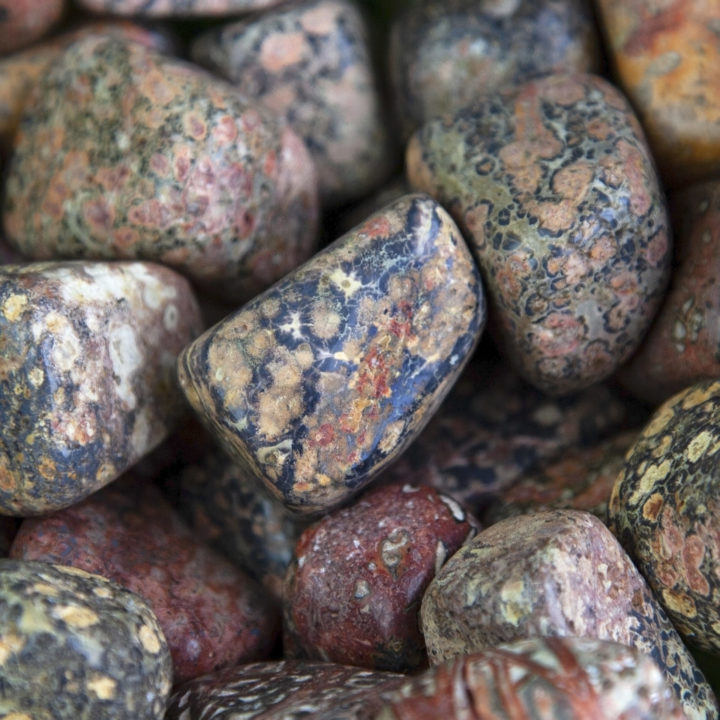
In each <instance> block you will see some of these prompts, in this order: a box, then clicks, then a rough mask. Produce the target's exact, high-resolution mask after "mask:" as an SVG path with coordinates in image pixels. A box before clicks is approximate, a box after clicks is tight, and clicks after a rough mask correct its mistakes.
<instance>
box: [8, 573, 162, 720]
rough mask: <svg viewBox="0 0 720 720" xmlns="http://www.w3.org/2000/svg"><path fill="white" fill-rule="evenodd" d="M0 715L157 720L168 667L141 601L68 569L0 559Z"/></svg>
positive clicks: (22, 719) (154, 623) (60, 719)
mask: <svg viewBox="0 0 720 720" xmlns="http://www.w3.org/2000/svg"><path fill="white" fill-rule="evenodd" d="M0 627H1V628H2V633H1V634H0V648H2V651H1V652H0V680H1V681H2V688H3V692H2V696H0V713H2V714H3V717H5V718H7V719H8V720H11V719H12V720H25V719H26V718H43V719H44V718H53V720H95V719H96V718H100V717H108V718H109V717H112V718H113V720H161V718H163V715H164V712H165V707H166V704H167V700H168V697H169V695H170V681H171V673H172V666H171V663H170V654H169V653H168V649H167V644H166V642H165V638H164V637H163V634H162V631H161V630H160V628H159V627H158V624H157V621H156V619H155V616H154V615H153V613H152V611H151V610H150V608H149V607H148V605H147V603H146V602H145V601H144V600H143V599H142V598H141V597H139V596H138V595H135V594H134V593H131V592H128V591H127V590H125V589H123V588H121V587H120V586H119V585H116V584H115V583H113V582H110V581H109V580H106V579H105V578H103V577H100V576H98V575H91V574H88V573H86V572H83V571H82V570H77V569H76V568H70V567H62V566H59V565H47V564H46V563H36V562H19V561H16V560H0Z"/></svg>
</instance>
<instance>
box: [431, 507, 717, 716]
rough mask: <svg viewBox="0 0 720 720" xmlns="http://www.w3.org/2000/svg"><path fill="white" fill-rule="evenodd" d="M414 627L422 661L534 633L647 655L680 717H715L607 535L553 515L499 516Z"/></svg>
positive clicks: (595, 525) (659, 613)
mask: <svg viewBox="0 0 720 720" xmlns="http://www.w3.org/2000/svg"><path fill="white" fill-rule="evenodd" d="M420 617H421V627H422V631H423V634H424V636H425V642H426V645H427V650H428V655H429V657H430V662H431V664H438V663H441V662H444V661H446V660H449V659H451V658H453V657H456V656H458V655H464V654H468V653H471V652H477V651H479V650H483V649H485V648H487V647H492V646H494V645H496V644H498V643H500V642H510V641H513V640H522V639H527V638H531V637H535V636H559V637H565V636H578V637H590V638H597V639H599V640H611V641H614V642H619V643H622V644H624V645H629V646H631V647H634V648H636V649H637V650H639V651H640V652H643V653H645V654H646V655H650V656H651V657H652V658H653V659H654V660H655V662H657V663H658V665H659V666H660V668H661V669H662V671H663V673H664V674H665V677H666V678H667V681H668V683H669V684H670V685H671V686H672V688H673V692H674V694H675V696H676V697H677V698H678V700H679V701H680V704H681V705H682V707H683V710H684V711H685V713H686V715H687V717H688V718H715V717H717V716H718V708H717V703H716V700H715V697H714V696H713V693H712V690H711V689H710V686H709V685H708V684H707V683H706V682H705V679H704V677H703V676H702V673H700V671H699V669H698V668H697V666H696V665H695V662H694V660H693V659H692V656H691V655H690V654H689V652H688V651H687V650H686V648H685V646H684V645H683V643H682V641H681V640H680V637H679V635H678V634H677V631H676V630H675V629H674V628H673V626H672V624H671V622H670V620H669V619H668V617H667V615H666V614H665V612H664V611H663V609H662V608H661V607H660V605H658V603H657V601H656V600H655V599H654V597H653V595H652V592H651V590H650V588H649V587H648V586H647V584H646V582H645V580H644V579H643V577H642V575H640V573H639V572H638V570H637V569H636V568H635V566H634V565H633V564H632V562H631V561H630V558H629V557H628V556H627V554H626V553H625V551H624V550H623V549H622V547H621V546H620V544H619V543H618V541H617V540H616V539H615V537H614V536H613V535H612V533H611V532H610V531H609V530H608V529H607V527H606V526H605V525H603V523H602V522H600V520H598V519H597V518H596V517H595V516H594V515H591V514H590V513H586V512H580V511H577V510H554V511H551V512H544V513H533V514H531V515H522V516H519V517H515V518H509V519H507V520H503V521H501V522H499V523H496V524H495V525H491V526H490V527H489V528H487V529H485V530H484V531H483V532H481V533H479V534H478V535H477V536H476V537H475V538H474V539H473V540H472V541H470V543H468V544H467V545H466V546H465V547H463V548H461V549H460V550H459V551H458V552H457V553H455V555H454V556H453V557H452V558H450V560H449V561H448V562H447V563H446V564H445V566H444V567H443V568H442V569H441V570H440V571H439V572H438V573H437V574H436V576H435V578H434V580H433V581H432V582H431V583H430V585H429V587H428V589H427V592H426V593H425V597H424V598H423V602H422V608H421V613H420Z"/></svg>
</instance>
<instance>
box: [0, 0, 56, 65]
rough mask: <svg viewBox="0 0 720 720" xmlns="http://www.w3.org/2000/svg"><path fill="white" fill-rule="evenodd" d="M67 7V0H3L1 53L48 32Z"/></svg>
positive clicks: (0, 11) (0, 6)
mask: <svg viewBox="0 0 720 720" xmlns="http://www.w3.org/2000/svg"><path fill="white" fill-rule="evenodd" d="M64 9H65V0H0V55H5V54H6V53H11V52H15V51H16V50H20V49H21V48H23V47H25V46H26V45H30V43H32V42H34V41H35V40H39V39H40V38H41V37H42V36H43V35H45V34H46V33H47V32H48V31H49V30H50V29H51V28H52V26H53V25H55V23H57V21H58V20H60V18H61V16H62V14H63V10H64Z"/></svg>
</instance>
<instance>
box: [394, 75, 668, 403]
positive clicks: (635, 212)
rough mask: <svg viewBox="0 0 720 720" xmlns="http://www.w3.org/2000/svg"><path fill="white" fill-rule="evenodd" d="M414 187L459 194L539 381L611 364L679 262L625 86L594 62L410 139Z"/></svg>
mask: <svg viewBox="0 0 720 720" xmlns="http://www.w3.org/2000/svg"><path fill="white" fill-rule="evenodd" d="M407 170H408V176H409V180H410V184H411V186H412V187H414V188H416V189H420V190H425V191H426V192H429V193H430V194H431V195H432V196H433V197H435V198H436V199H437V200H438V201H439V202H440V203H442V204H443V206H444V207H446V208H448V210H449V211H450V213H451V214H452V215H453V217H454V218H455V220H456V221H457V223H458V225H459V226H460V228H461V230H463V232H464V233H465V236H466V237H467V238H468V241H470V243H471V248H472V249H473V251H474V253H475V255H476V257H477V259H478V262H479V264H480V266H481V268H482V270H483V277H484V279H485V281H486V283H487V292H488V299H489V301H490V307H491V317H492V318H493V323H494V324H493V325H491V327H492V329H493V330H494V333H495V336H496V337H497V339H498V341H499V344H500V346H501V347H502V348H503V352H504V354H505V356H506V357H507V358H508V360H509V361H511V362H512V363H514V364H515V366H516V367H517V368H518V369H519V370H520V372H521V373H522V374H523V375H524V376H525V377H526V378H527V379H528V380H529V381H530V382H532V383H533V384H535V385H536V386H537V387H538V388H540V389H541V390H543V391H544V392H547V393H554V394H562V393H567V392H571V391H573V390H578V389H580V388H583V387H587V386H589V385H591V384H593V383H596V382H598V381H600V380H602V379H603V378H605V377H607V376H608V375H610V374H611V373H612V372H613V371H614V370H615V369H616V368H617V367H618V366H619V365H620V364H621V363H622V362H623V361H625V360H626V359H627V358H628V357H629V356H630V354H631V353H632V352H633V351H634V350H635V349H636V347H637V346H638V344H639V343H640V340H641V338H642V335H643V334H644V333H645V331H646V330H647V328H648V326H649V324H650V321H651V320H652V318H653V316H654V314H655V311H656V310H657V307H658V305H659V303H660V300H661V298H662V294H663V292H664V290H665V286H666V283H667V279H668V275H669V269H670V259H671V258H670V256H671V253H670V241H669V233H668V231H669V228H668V219H667V213H666V209H665V202H664V199H663V196H662V192H661V189H660V187H659V185H658V182H657V178H656V176H655V171H654V169H653V165H652V161H651V159H650V156H649V154H648V151H647V148H646V146H645V142H644V140H643V137H642V133H641V130H640V128H639V126H638V124H637V121H636V120H635V117H634V115H633V113H632V110H631V109H630V106H629V105H628V103H627V101H626V100H625V99H624V98H623V96H622V95H621V94H620V93H619V92H618V91H617V90H616V89H615V88H613V87H612V86H611V85H609V84H608V83H607V82H606V81H604V80H602V79H601V78H599V77H594V76H591V75H550V76H548V77H545V78H541V79H539V80H536V81H532V82H529V83H526V84H524V85H521V86H519V87H517V88H511V89H508V90H505V91H502V92H500V93H498V94H496V95H494V96H492V97H491V98H489V99H486V100H484V101H483V102H480V103H478V104H476V105H474V106H472V107H471V108H468V109H467V110H465V111H461V112H460V113H458V114H457V115H456V116H455V117H454V118H452V119H450V118H446V119H444V120H435V121H432V122H430V123H428V124H426V125H425V126H424V127H423V128H422V129H421V130H420V131H418V133H417V134H415V135H414V136H413V138H412V140H411V141H410V144H409V146H408V150H407Z"/></svg>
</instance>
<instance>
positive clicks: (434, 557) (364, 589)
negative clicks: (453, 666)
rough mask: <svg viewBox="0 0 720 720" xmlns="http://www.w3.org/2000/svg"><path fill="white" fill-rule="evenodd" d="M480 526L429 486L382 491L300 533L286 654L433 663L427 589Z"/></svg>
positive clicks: (390, 666)
mask: <svg viewBox="0 0 720 720" xmlns="http://www.w3.org/2000/svg"><path fill="white" fill-rule="evenodd" d="M477 527H478V526H477V522H476V521H475V519H474V518H472V517H471V516H469V515H468V514H467V513H466V512H465V510H464V509H463V508H462V507H461V506H460V505H459V504H458V503H457V502H455V501H454V500H453V499H452V498H450V497H447V496H444V495H441V494H439V493H438V492H437V491H436V490H434V489H433V488H431V487H428V486H422V485H420V486H412V485H403V486H401V485H390V486H387V487H381V488H376V489H373V490H371V491H370V492H368V493H367V494H365V495H363V496H362V497H361V498H360V499H359V500H356V501H355V502H354V503H353V504H352V505H351V506H350V507H348V508H345V509H342V510H338V511H337V512H335V513H332V514H330V515H326V516H325V517H324V518H323V519H322V520H320V521H319V522H318V523H317V524H315V525H313V526H311V527H310V528H308V529H307V530H305V532H304V533H303V534H302V535H301V536H300V540H299V541H298V544H297V546H296V548H295V557H294V558H293V562H292V564H291V565H290V568H289V570H288V574H287V577H286V579H285V587H284V590H283V600H284V601H283V609H284V612H283V619H284V624H283V632H284V635H285V639H286V642H285V645H286V655H287V650H288V648H290V649H291V651H292V654H294V655H298V656H301V657H308V658H311V659H314V660H325V661H331V662H338V663H344V664H347V665H359V666H361V667H368V668H374V669H378V670H396V671H405V672H406V671H409V670H413V669H416V668H418V667H420V666H421V665H424V664H425V663H426V656H425V647H424V645H425V644H424V642H423V639H422V635H421V634H420V629H419V627H418V610H419V609H420V601H421V600H422V595H423V593H424V592H425V588H426V587H427V585H428V583H429V582H430V580H431V579H432V577H433V576H434V575H435V573H436V572H437V571H438V570H439V569H440V568H441V567H442V565H443V563H444V562H445V560H446V559H447V558H448V557H450V556H451V555H452V554H453V553H454V552H455V551H456V550H457V549H458V548H459V547H460V546H461V545H462V544H463V543H464V542H465V541H466V540H467V539H468V538H470V537H472V536H473V535H474V534H475V532H476V530H477ZM318 618H322V621H321V622H318V620H317V619H318Z"/></svg>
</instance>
